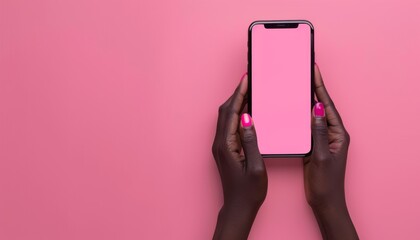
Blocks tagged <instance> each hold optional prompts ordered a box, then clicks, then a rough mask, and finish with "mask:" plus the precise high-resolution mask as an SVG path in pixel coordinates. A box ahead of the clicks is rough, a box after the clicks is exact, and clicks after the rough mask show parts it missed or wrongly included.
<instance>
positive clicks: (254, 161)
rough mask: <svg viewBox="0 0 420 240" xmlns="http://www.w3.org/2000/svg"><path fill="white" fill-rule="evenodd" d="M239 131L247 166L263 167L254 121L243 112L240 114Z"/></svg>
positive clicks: (252, 167)
mask: <svg viewBox="0 0 420 240" xmlns="http://www.w3.org/2000/svg"><path fill="white" fill-rule="evenodd" d="M239 132H240V136H241V143H242V147H243V149H244V153H245V158H246V161H247V166H248V167H250V168H251V169H262V168H265V166H264V162H263V160H262V157H261V154H260V150H259V149H258V143H257V134H256V133H255V127H254V123H253V121H252V118H251V116H250V115H249V114H248V113H244V114H242V116H241V127H240V131H239Z"/></svg>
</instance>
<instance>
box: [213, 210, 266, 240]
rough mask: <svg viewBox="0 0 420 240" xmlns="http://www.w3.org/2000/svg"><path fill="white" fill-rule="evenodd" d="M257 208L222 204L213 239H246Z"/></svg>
mask: <svg viewBox="0 0 420 240" xmlns="http://www.w3.org/2000/svg"><path fill="white" fill-rule="evenodd" d="M258 209H259V206H258V207H256V206H249V205H246V204H233V203H229V204H226V203H225V204H224V205H223V206H222V208H221V209H220V211H219V215H218V219H217V226H216V231H215V234H214V236H213V239H247V238H248V235H249V232H250V231H251V227H252V224H253V222H254V220H255V217H256V215H257V213H258Z"/></svg>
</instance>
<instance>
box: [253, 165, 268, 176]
mask: <svg viewBox="0 0 420 240" xmlns="http://www.w3.org/2000/svg"><path fill="white" fill-rule="evenodd" d="M251 174H252V175H253V176H255V177H258V178H260V177H264V176H265V174H266V171H265V168H264V167H263V166H259V165H257V166H254V167H253V168H252V171H251Z"/></svg>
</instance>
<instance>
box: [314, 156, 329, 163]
mask: <svg viewBox="0 0 420 240" xmlns="http://www.w3.org/2000/svg"><path fill="white" fill-rule="evenodd" d="M330 159H331V157H330V156H329V155H327V154H317V155H316V160H317V162H320V163H326V162H329V161H330Z"/></svg>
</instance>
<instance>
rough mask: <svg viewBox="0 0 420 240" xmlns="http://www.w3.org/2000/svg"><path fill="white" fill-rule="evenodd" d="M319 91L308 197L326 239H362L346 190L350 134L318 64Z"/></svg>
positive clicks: (307, 167) (306, 179)
mask: <svg viewBox="0 0 420 240" xmlns="http://www.w3.org/2000/svg"><path fill="white" fill-rule="evenodd" d="M315 94H316V97H317V99H318V102H320V103H317V104H316V105H315V107H314V110H313V117H312V136H313V140H314V146H313V151H312V154H311V155H310V156H307V157H305V158H304V183H305V195H306V200H307V202H308V203H309V205H310V206H311V207H312V210H313V212H314V214H315V217H316V219H317V221H318V225H319V228H320V230H321V233H322V236H323V238H324V239H342V240H345V239H359V238H358V236H357V232H356V229H355V228H354V225H353V223H352V221H351V218H350V215H349V212H348V210H347V205H346V199H345V192H344V176H345V172H346V162H347V152H348V148H349V144H350V136H349V134H348V132H347V130H346V129H345V128H344V124H343V121H342V119H341V117H340V115H339V113H338V111H337V109H336V108H335V105H334V103H333V101H332V100H331V97H330V96H329V94H328V92H327V90H326V88H325V85H324V82H323V80H322V76H321V73H320V71H319V68H318V66H317V65H315ZM322 108H323V109H325V111H322ZM323 113H325V114H323ZM322 115H324V116H322Z"/></svg>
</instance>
